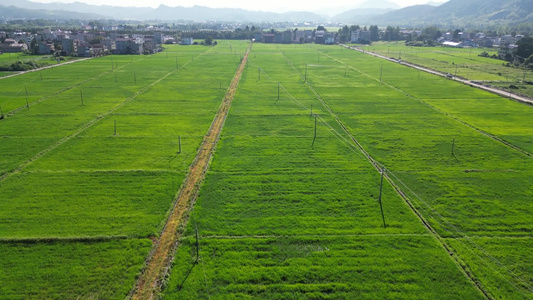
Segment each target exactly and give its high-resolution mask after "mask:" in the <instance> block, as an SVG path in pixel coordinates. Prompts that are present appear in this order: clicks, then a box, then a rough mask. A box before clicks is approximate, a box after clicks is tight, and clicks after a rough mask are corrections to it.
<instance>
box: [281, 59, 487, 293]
mask: <svg viewBox="0 0 533 300" xmlns="http://www.w3.org/2000/svg"><path fill="white" fill-rule="evenodd" d="M282 55H283V56H284V57H285V59H286V60H287V62H288V63H289V65H290V66H291V68H292V69H293V70H294V71H295V72H296V73H298V74H299V75H300V76H301V75H302V74H301V73H300V72H299V71H298V70H297V69H296V68H295V67H294V65H293V64H292V62H291V61H290V60H289V58H288V57H287V56H285V54H284V53H283V52H282ZM328 57H329V55H328ZM330 58H331V57H330ZM331 59H333V58H331ZM334 60H335V59H334ZM336 61H338V60H336ZM341 64H343V63H342V62H341ZM343 65H345V64H343ZM348 67H350V68H351V69H353V68H352V67H351V66H348ZM354 70H355V71H358V72H360V73H361V74H363V75H365V76H368V77H371V76H369V75H368V74H366V73H363V72H361V71H359V70H356V69H354ZM305 84H306V86H307V87H308V88H309V90H310V91H311V92H312V93H313V94H314V95H315V96H316V98H317V100H319V101H320V103H322V105H323V106H324V108H325V109H326V110H327V111H328V112H329V113H330V115H331V116H332V117H333V118H334V119H335V121H336V122H337V124H338V125H339V126H340V127H341V128H342V130H343V131H344V132H345V133H346V134H347V136H348V137H349V139H350V140H351V141H352V142H353V143H354V144H355V145H356V146H357V148H358V149H359V150H360V151H361V152H362V153H363V154H364V155H365V157H366V158H367V159H368V161H369V162H370V163H371V164H372V165H373V166H374V168H375V169H376V170H377V171H378V172H380V173H381V172H383V175H384V177H385V178H386V179H387V181H388V182H389V184H390V185H391V186H392V187H393V188H394V190H395V191H396V192H397V193H398V195H400V196H401V197H402V199H403V200H404V202H405V203H406V204H407V206H408V207H409V208H410V209H411V211H412V212H413V213H414V214H415V215H416V216H417V217H418V219H419V220H420V222H421V223H422V224H423V225H424V226H425V227H426V229H427V230H428V231H429V232H430V233H431V235H432V236H433V237H434V238H435V240H436V241H437V242H438V243H439V244H440V245H441V246H442V248H443V249H444V250H446V252H447V253H448V255H449V256H450V258H451V259H452V261H453V262H454V263H455V264H456V265H457V267H458V268H459V269H460V270H461V271H462V272H463V274H464V275H465V276H466V277H467V278H468V279H469V280H470V281H471V282H472V284H473V285H474V286H475V287H476V288H477V289H478V290H479V291H480V292H481V293H482V294H483V295H484V296H485V298H486V299H492V297H491V296H490V295H489V293H488V291H486V290H485V289H484V288H483V286H482V285H481V283H480V281H479V280H478V279H477V278H476V277H475V276H474V274H472V272H470V270H469V269H468V267H467V266H466V264H465V263H464V262H463V261H462V260H461V259H460V258H459V257H458V256H457V255H454V252H453V250H452V248H451V247H450V245H449V244H448V243H447V242H446V241H445V239H444V238H443V237H441V236H440V234H439V233H438V232H437V231H436V230H435V229H434V228H433V227H432V226H431V224H430V223H429V222H428V221H427V220H426V218H425V217H424V215H423V214H422V213H421V212H420V211H419V210H418V209H417V208H416V207H415V205H414V204H413V203H412V202H411V200H410V199H409V197H408V196H407V194H406V193H405V192H404V191H403V190H402V189H401V187H400V186H399V185H398V184H396V182H395V181H394V180H393V178H392V177H391V176H390V175H389V174H388V173H387V172H385V170H384V166H383V165H382V164H381V163H379V162H378V161H376V160H375V159H374V158H373V157H372V156H371V155H370V154H369V153H368V152H367V151H366V150H365V149H364V148H363V146H362V145H361V144H360V143H359V141H357V139H356V138H355V137H354V136H353V135H352V133H351V132H350V131H349V130H348V128H347V127H346V125H344V123H343V122H342V121H341V120H340V119H339V117H338V116H337V115H336V114H335V113H334V112H333V110H332V109H331V108H330V107H329V105H328V104H327V103H326V102H325V101H324V99H322V97H321V96H320V94H318V92H317V91H316V90H315V89H314V88H313V86H312V85H311V84H310V83H309V81H307V80H306V81H305Z"/></svg>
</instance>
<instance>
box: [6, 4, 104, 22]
mask: <svg viewBox="0 0 533 300" xmlns="http://www.w3.org/2000/svg"><path fill="white" fill-rule="evenodd" d="M0 17H4V18H21V19H59V20H69V19H101V18H104V17H103V16H102V15H98V14H94V13H81V12H72V11H64V10H47V9H40V10H36V9H26V8H20V7H14V6H4V5H0Z"/></svg>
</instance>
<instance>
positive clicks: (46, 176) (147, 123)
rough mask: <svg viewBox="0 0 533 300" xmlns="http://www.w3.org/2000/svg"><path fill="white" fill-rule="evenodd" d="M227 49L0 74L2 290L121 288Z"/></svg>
mask: <svg viewBox="0 0 533 300" xmlns="http://www.w3.org/2000/svg"><path fill="white" fill-rule="evenodd" d="M246 45H247V44H246V43H240V42H235V44H234V45H233V47H232V48H233V49H235V51H237V50H241V49H245V47H246ZM229 46H230V45H229V44H227V43H226V44H221V45H220V46H219V47H216V48H213V47H210V48H208V47H201V46H191V47H177V46H175V47H171V48H168V49H167V50H166V51H164V52H163V53H159V54H156V55H152V56H113V57H110V56H108V57H102V58H95V59H92V60H88V61H84V62H78V63H75V64H70V65H65V66H62V67H59V68H53V69H48V70H42V71H39V72H34V73H28V74H24V75H20V76H16V77H12V78H6V79H3V80H1V81H0V85H1V86H2V88H1V89H0V90H1V93H2V95H1V97H0V106H1V107H2V109H3V113H4V117H5V118H4V119H3V120H1V121H0V137H1V142H0V153H2V156H0V157H1V158H0V174H1V175H0V220H1V221H0V223H1V226H0V228H1V229H0V248H1V249H2V252H9V255H8V256H3V257H2V258H1V259H0V269H2V272H1V274H0V281H2V283H3V284H2V285H3V286H2V290H1V291H2V292H1V293H0V298H7V299H14V298H20V299H22V298H40V299H42V298H78V297H81V298H102V299H122V298H124V297H125V296H126V295H127V294H128V293H129V291H130V290H131V289H132V287H133V285H134V280H135V277H136V276H138V274H139V272H140V270H141V268H142V267H143V264H144V261H145V259H146V256H147V255H148V252H149V251H150V249H151V245H152V241H150V240H149V239H148V238H152V239H153V238H154V237H155V236H157V235H158V233H159V231H160V230H161V228H162V226H163V225H164V221H165V218H166V215H167V214H168V211H169V210H170V208H171V204H172V202H173V200H174V199H175V195H176V193H177V192H178V190H179V187H180V185H181V183H182V180H183V178H184V176H185V174H186V173H187V172H188V166H189V165H190V163H191V161H192V160H193V159H194V157H195V156H196V151H197V148H198V146H199V144H200V142H201V141H202V137H203V135H204V134H205V133H206V132H207V130H208V128H209V126H210V124H211V121H212V119H213V116H214V114H215V112H216V111H217V109H218V106H219V105H220V103H221V100H222V98H223V96H224V93H225V89H226V88H227V86H228V85H229V82H230V81H231V79H232V77H233V74H234V73H235V69H236V67H237V65H238V63H239V58H238V57H236V56H237V55H236V54H234V53H230V47H229ZM39 73H42V77H41V74H39ZM26 90H27V91H28V94H27V96H26ZM26 97H27V98H26ZM26 99H27V101H26ZM88 256H89V257H88ZM41 264H42V265H44V266H45V267H42V266H41ZM4 270H6V272H5V273H4ZM30 270H31V272H32V274H31V276H28V272H29V271H30ZM24 276H26V279H24V280H22V278H23V277H24ZM28 278H35V282H34V281H33V280H32V281H30V280H29V279H28ZM29 285H31V287H28V286H29Z"/></svg>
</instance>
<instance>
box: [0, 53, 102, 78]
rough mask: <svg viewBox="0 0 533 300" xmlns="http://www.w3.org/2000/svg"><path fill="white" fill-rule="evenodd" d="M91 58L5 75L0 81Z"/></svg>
mask: <svg viewBox="0 0 533 300" xmlns="http://www.w3.org/2000/svg"><path fill="white" fill-rule="evenodd" d="M93 58H94V57H87V58H82V59H76V60H72V61H67V62H64V63H62V64H56V65H51V66H46V67H42V68H38V69H33V70H28V71H21V72H18V73H16V74H11V75H7V76H2V77H0V80H1V79H6V78H11V77H15V76H19V75H22V74H27V73H32V72H39V71H42V70H46V69H52V68H55V67H59V66H64V65H68V64H73V63H77V62H80V61H86V60H89V59H93Z"/></svg>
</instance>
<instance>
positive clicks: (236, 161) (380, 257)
mask: <svg viewBox="0 0 533 300" xmlns="http://www.w3.org/2000/svg"><path fill="white" fill-rule="evenodd" d="M391 45H392V44H391ZM387 46H388V45H387V44H383V45H379V44H376V45H375V47H376V51H387V49H386V47H387ZM247 47H248V43H247V42H237V41H231V42H227V41H223V42H220V43H219V44H218V45H217V46H216V47H204V46H171V47H169V48H167V49H165V51H163V52H162V53H159V54H156V55H151V56H107V57H101V58H95V59H91V60H88V61H83V62H77V63H74V64H70V65H65V66H61V67H58V68H53V69H48V70H42V71H39V72H34V73H28V74H24V75H21V76H16V77H12V78H6V79H2V80H0V86H1V87H2V88H0V107H1V108H2V110H3V112H4V114H5V116H6V118H5V119H3V120H0V140H1V142H0V153H2V154H3V155H1V156H0V251H1V252H5V253H7V254H8V255H5V256H0V282H2V283H3V285H2V287H0V298H2V299H3V298H5V299H27V298H35V299H42V298H78V297H80V298H97V299H99V298H102V299H120V298H124V297H126V295H127V294H128V293H129V292H130V291H131V289H132V288H133V286H134V282H135V279H136V278H137V277H138V275H139V274H140V272H141V270H142V267H143V265H144V261H145V259H146V257H147V255H148V252H149V251H150V249H151V247H152V242H151V240H155V239H156V238H157V237H158V235H159V233H160V232H161V230H162V228H163V226H164V224H165V220H166V217H167V216H168V214H169V211H170V209H171V207H172V204H173V201H174V199H175V197H176V194H177V192H178V191H179V188H180V186H181V184H182V182H183V180H184V178H185V176H186V175H187V173H188V170H189V166H190V165H191V162H192V161H193V159H194V158H195V156H196V154H197V151H198V149H199V146H200V143H201V141H202V138H203V137H204V135H205V134H206V132H207V131H208V129H209V126H210V125H211V122H212V121H213V118H214V116H215V114H216V112H217V110H218V108H219V106H220V103H221V101H222V99H223V97H224V94H225V92H226V89H227V87H228V85H229V83H230V81H231V79H232V78H233V76H234V73H235V70H236V69H237V66H238V64H239V63H240V59H241V57H242V55H243V52H244V51H245V50H246V48H247ZM370 47H374V45H372V46H370ZM379 47H382V48H380V49H381V50H380V49H378V48H379ZM398 47H399V46H398ZM383 49H385V50H383ZM395 50H396V49H395ZM424 50H425V48H424ZM453 50H454V51H456V50H455V49H453ZM391 51H392V50H391ZM463 51H464V50H463ZM457 53H458V54H457V56H458V57H463V58H465V56H466V55H467V54H468V53H465V52H461V51H458V50H457ZM448 54H450V53H448ZM413 55H414V54H413ZM450 55H451V54H450ZM448 56H449V55H448ZM472 56H474V54H472ZM402 57H403V54H402ZM475 57H476V63H478V62H479V63H483V62H482V60H479V61H478V60H477V59H478V57H477V56H475ZM473 64H474V62H473ZM472 68H473V67H472ZM479 74H480V76H481V75H482V74H489V73H484V72H479ZM483 76H485V75H483ZM487 76H489V75H487ZM491 76H492V75H491ZM26 90H27V91H28V93H27V95H26ZM82 101H83V105H82ZM531 110H532V108H531V106H528V105H525V104H521V103H518V102H514V101H510V100H508V99H504V98H501V97H498V96H495V95H493V94H490V93H487V92H484V91H481V90H477V89H474V88H471V87H468V86H465V85H462V84H460V83H457V82H454V81H451V80H447V79H445V78H441V77H438V76H434V75H429V74H427V73H423V72H419V71H417V70H415V69H412V68H408V67H405V66H401V65H399V64H395V63H392V62H388V61H385V60H382V59H379V58H375V57H372V56H370V55H366V54H363V53H360V52H358V51H354V50H350V49H345V48H342V47H338V46H319V45H267V44H254V45H253V48H252V51H251V53H250V55H249V57H248V63H247V66H246V68H245V72H244V73H243V77H242V79H241V82H240V84H239V87H238V90H237V94H236V96H235V99H234V100H233V104H232V106H231V109H230V112H229V115H228V116H227V119H226V121H225V126H224V129H223V131H222V134H221V139H220V141H219V142H218V145H217V147H216V152H215V155H214V156H213V158H212V162H211V165H210V167H209V169H208V172H207V174H206V178H205V181H204V182H203V184H202V186H201V189H200V192H199V196H198V200H197V201H196V203H195V205H194V208H193V209H192V211H191V214H190V217H189V222H188V224H183V226H185V232H184V234H183V236H182V238H181V240H180V244H179V247H178V250H177V253H176V255H175V259H174V261H173V265H172V268H171V272H170V274H169V276H168V277H167V278H165V280H164V281H163V285H164V289H163V291H162V294H161V295H160V296H161V297H162V298H164V299H196V298H216V299H227V298H264V299H279V298H289V299H305V298H307V299H309V298H310V299H330V298H331V299H360V298H364V299H391V298H394V299H435V298H439V299H483V298H487V297H488V298H495V299H524V298H530V297H532V296H533V292H532V288H531V286H532V284H531V282H532V281H533V277H532V275H531V274H533V264H532V262H531V259H530V257H531V256H532V255H533V252H532V250H531V249H532V246H533V245H532V242H531V241H532V240H531V238H532V235H531V232H532V229H533V225H532V223H531V215H532V214H533V207H532V206H531V204H530V199H531V198H532V196H533V181H532V178H533V165H532V161H531V153H532V152H533V141H532V136H533V119H532V118H531V113H532V111H531ZM356 143H357V144H356ZM180 149H181V151H180ZM378 168H379V169H384V170H385V171H384V174H385V177H384V184H383V189H382V192H380V180H381V174H380V171H379V170H378ZM380 195H381V204H382V208H383V210H381V206H380V202H379V199H380ZM196 236H198V240H197V239H196ZM197 245H198V246H197ZM197 254H199V255H197ZM29 270H31V273H30V271H29ZM28 278H32V279H31V280H32V281H30V279H28Z"/></svg>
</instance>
